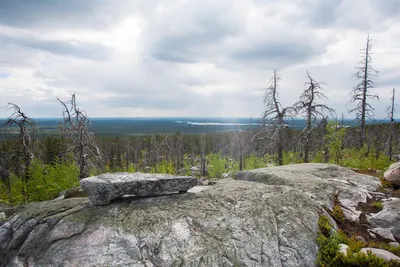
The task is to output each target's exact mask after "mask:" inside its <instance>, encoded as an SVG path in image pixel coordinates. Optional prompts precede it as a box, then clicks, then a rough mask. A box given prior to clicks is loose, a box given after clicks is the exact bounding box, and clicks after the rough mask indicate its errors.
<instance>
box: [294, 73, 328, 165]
mask: <svg viewBox="0 0 400 267" xmlns="http://www.w3.org/2000/svg"><path fill="white" fill-rule="evenodd" d="M307 78H308V81H307V82H306V83H305V85H306V88H305V89H304V91H303V93H302V94H301V96H300V101H299V102H297V103H295V104H294V108H295V110H296V112H297V113H305V117H306V127H305V128H304V130H303V131H302V132H301V135H302V137H303V140H304V141H303V146H304V162H305V163H307V162H309V153H310V150H311V143H312V140H311V139H312V137H313V129H314V124H315V122H317V120H318V119H319V118H320V119H322V118H324V117H325V115H326V114H334V110H333V109H332V108H330V107H328V106H327V105H325V104H321V103H319V102H320V101H321V100H325V99H327V97H326V95H325V93H323V92H322V91H323V89H322V87H321V84H322V83H320V82H317V81H316V80H314V79H313V78H312V77H311V75H310V73H309V72H308V71H307Z"/></svg>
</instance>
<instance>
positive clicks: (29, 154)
mask: <svg viewBox="0 0 400 267" xmlns="http://www.w3.org/2000/svg"><path fill="white" fill-rule="evenodd" d="M7 107H8V110H12V111H13V113H12V114H11V115H10V117H8V119H7V120H6V122H5V123H4V124H3V127H7V128H9V127H11V126H13V125H14V126H16V127H17V128H18V130H19V133H18V137H19V138H18V143H17V148H16V149H15V150H13V151H12V152H11V153H10V154H9V155H7V156H5V158H8V159H12V158H15V159H16V161H17V163H18V168H20V167H21V168H22V170H21V172H20V173H21V174H22V177H23V178H22V181H23V183H24V184H26V183H27V182H28V180H29V172H28V169H29V166H30V165H31V162H32V159H33V157H34V149H33V145H34V141H35V132H36V127H35V122H34V121H33V120H32V119H31V118H30V117H29V116H28V115H26V114H25V113H24V112H22V111H21V109H20V107H19V106H18V105H16V104H13V103H8V105H7ZM6 161H7V160H5V159H4V162H6ZM21 161H22V162H21ZM20 162H21V163H22V164H21V165H20ZM2 173H3V172H2ZM8 177H9V172H8V171H4V178H8ZM8 184H9V181H8ZM9 189H10V188H9ZM23 194H24V196H26V192H23Z"/></svg>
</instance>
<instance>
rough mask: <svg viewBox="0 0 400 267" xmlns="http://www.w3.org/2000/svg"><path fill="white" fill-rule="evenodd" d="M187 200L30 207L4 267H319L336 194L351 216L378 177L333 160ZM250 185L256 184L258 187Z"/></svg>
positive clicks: (259, 173)
mask: <svg viewBox="0 0 400 267" xmlns="http://www.w3.org/2000/svg"><path fill="white" fill-rule="evenodd" d="M238 178H239V179H241V180H246V181H235V180H232V179H223V180H220V181H218V182H217V183H216V184H215V185H212V186H196V187H194V188H192V189H190V190H189V191H188V193H187V194H171V195H164V196H157V197H129V198H123V199H117V200H114V201H112V202H110V203H109V204H108V205H103V206H92V205H90V202H89V200H88V199H87V198H68V199H64V200H53V201H47V202H40V203H30V204H28V205H26V206H24V207H23V208H22V210H21V211H18V212H17V213H14V215H11V217H8V218H7V221H6V222H5V223H4V224H3V225H1V226H0V266H25V265H28V266H313V265H314V264H315V260H316V255H317V251H318V246H317V244H316V238H317V234H318V227H317V221H318V218H319V216H320V214H322V213H325V214H326V211H325V208H332V207H333V195H334V194H335V193H338V196H339V199H340V200H341V201H342V202H343V203H345V206H347V207H348V208H349V210H351V208H353V207H354V206H355V205H356V204H355V203H356V202H357V201H366V198H367V197H368V196H370V195H371V194H372V191H373V190H375V189H376V188H377V187H378V185H379V181H377V179H376V178H374V177H371V176H365V175H358V174H355V173H354V172H352V171H351V170H348V169H346V168H341V167H339V166H336V165H328V164H299V165H293V166H285V167H276V168H269V169H259V170H253V171H246V172H241V173H239V174H238ZM249 181H258V182H261V183H254V182H249Z"/></svg>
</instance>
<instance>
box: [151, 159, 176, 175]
mask: <svg viewBox="0 0 400 267" xmlns="http://www.w3.org/2000/svg"><path fill="white" fill-rule="evenodd" d="M150 172H151V173H168V174H175V167H174V163H173V162H172V161H171V160H170V161H167V160H162V161H160V162H158V163H157V164H156V166H155V167H153V168H151V171H150Z"/></svg>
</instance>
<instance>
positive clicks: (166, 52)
mask: <svg viewBox="0 0 400 267" xmlns="http://www.w3.org/2000/svg"><path fill="white" fill-rule="evenodd" d="M33 3H34V4H33ZM56 3H57V4H56ZM64 3H65V2H64V1H55V2H53V4H49V2H48V1H46V0H38V1H35V2H32V3H30V2H29V3H28V2H27V1H19V0H15V1H11V0H4V1H1V3H0V107H4V106H6V104H7V103H8V102H13V103H16V104H19V105H20V106H21V108H22V109H23V110H25V111H26V112H27V113H28V114H30V115H31V116H34V117H59V116H60V115H61V106H60V105H59V104H58V102H57V100H56V97H60V98H61V99H67V98H68V96H69V94H71V93H73V92H75V93H76V94H77V100H78V104H79V105H80V106H81V108H83V109H85V110H86V111H87V112H88V114H89V115H90V116H92V117H102V116H218V117H219V116H251V115H252V116H253V117H257V116H259V115H260V114H261V112H262V108H263V104H262V97H263V94H262V91H261V88H264V87H267V86H268V84H267V82H268V81H269V79H270V77H271V75H272V73H273V69H274V68H278V69H279V72H280V74H281V76H282V80H281V83H280V96H281V100H282V103H283V104H284V105H290V104H292V103H293V102H295V101H297V100H298V97H299V96H300V94H301V92H302V90H303V89H304V82H305V81H306V76H305V73H306V71H307V70H309V71H310V73H311V74H312V75H313V77H314V78H315V79H316V80H318V81H323V82H325V84H326V85H325V86H324V88H325V91H326V94H327V96H328V97H329V100H328V102H327V103H328V104H329V105H331V106H332V107H333V108H334V109H336V112H337V114H338V116H340V115H341V114H342V113H344V115H345V116H346V117H350V116H351V115H348V114H347V110H348V109H350V107H349V106H348V105H347V104H348V101H349V99H350V95H349V93H350V91H351V89H352V87H353V86H354V85H355V84H356V81H355V80H354V79H352V77H351V76H352V74H353V72H354V67H355V66H357V64H358V61H359V60H360V54H359V49H361V48H363V47H364V46H365V40H366V37H367V35H368V34H370V36H371V37H372V44H373V53H374V54H373V66H374V67H375V68H376V69H378V70H380V75H379V77H378V78H377V80H376V84H377V88H376V89H374V91H375V92H376V93H378V94H379V95H380V100H379V101H373V102H372V103H373V106H374V107H375V109H376V115H377V117H380V118H383V117H385V116H386V115H385V112H384V110H385V107H386V106H387V105H388V104H389V99H390V93H391V89H392V88H393V87H398V85H399V83H400V76H399V75H398V69H399V67H400V46H399V45H398V43H399V41H400V33H399V32H398V30H397V29H398V27H399V26H400V17H399V16H398V15H399V10H400V3H398V1H396V0H390V1H387V2H384V3H383V2H382V3H381V2H377V1H373V0H368V1H361V0H330V1H323V2H322V1H318V0H303V1H297V2H294V1H290V0H282V1H278V0H268V1H267V0H265V1H261V0H252V1H234V2H232V1H228V0H221V1H217V2H216V1H189V0H175V1H168V2H165V1H143V0H135V1H121V2H118V5H116V4H115V1H111V0H106V1H102V2H101V4H99V2H98V1H92V0H88V1H78V0H72V1H68V3H69V4H68V5H65V4H64ZM11 14H12V15H11ZM8 115H9V112H8V111H5V110H4V109H3V108H0V117H7V116H8ZM399 115H400V113H399V112H398V114H397V117H399Z"/></svg>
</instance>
